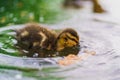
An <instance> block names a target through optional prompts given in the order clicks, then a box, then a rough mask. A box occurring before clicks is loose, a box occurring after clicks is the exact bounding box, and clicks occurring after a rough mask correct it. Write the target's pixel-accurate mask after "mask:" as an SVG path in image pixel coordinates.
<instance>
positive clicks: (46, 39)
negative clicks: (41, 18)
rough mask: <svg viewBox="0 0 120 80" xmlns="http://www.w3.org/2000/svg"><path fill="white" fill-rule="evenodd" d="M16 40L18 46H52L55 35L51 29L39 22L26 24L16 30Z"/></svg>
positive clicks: (30, 47) (48, 47) (49, 47)
mask: <svg viewBox="0 0 120 80" xmlns="http://www.w3.org/2000/svg"><path fill="white" fill-rule="evenodd" d="M16 37H17V41H18V44H19V46H20V47H22V48H24V49H26V50H30V49H36V48H38V49H47V50H51V49H53V48H54V43H55V39H56V35H55V34H54V33H52V31H50V30H48V29H46V28H44V27H42V26H40V25H39V24H27V25H26V26H25V27H24V28H22V29H19V30H17V34H16Z"/></svg>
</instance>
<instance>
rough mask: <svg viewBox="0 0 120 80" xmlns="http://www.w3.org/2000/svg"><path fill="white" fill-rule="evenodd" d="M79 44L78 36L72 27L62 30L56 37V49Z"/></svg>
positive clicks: (59, 49) (60, 49)
mask: <svg viewBox="0 0 120 80" xmlns="http://www.w3.org/2000/svg"><path fill="white" fill-rule="evenodd" d="M77 45H79V36H78V34H77V32H76V31H75V30H74V29H71V28H67V29H65V30H63V31H62V32H61V33H60V34H59V35H58V37H57V39H56V50H57V51H62V50H64V49H65V48H70V47H74V46H77Z"/></svg>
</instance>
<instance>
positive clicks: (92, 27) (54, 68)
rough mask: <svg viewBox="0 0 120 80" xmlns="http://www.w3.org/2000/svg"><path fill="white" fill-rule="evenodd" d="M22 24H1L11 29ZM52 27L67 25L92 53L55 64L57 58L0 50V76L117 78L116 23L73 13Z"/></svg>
mask: <svg viewBox="0 0 120 80" xmlns="http://www.w3.org/2000/svg"><path fill="white" fill-rule="evenodd" d="M22 26H23V25H17V26H11V27H7V28H1V29H0V31H4V30H8V29H15V28H18V27H22ZM47 26H49V27H50V28H52V29H63V28H65V27H71V28H74V29H76V30H77V32H78V34H79V36H80V45H81V51H80V52H79V54H78V55H82V54H84V53H83V51H84V50H89V51H95V52H96V55H94V56H88V57H87V58H86V59H84V60H82V61H79V62H77V63H75V64H72V65H69V66H60V65H58V64H57V62H58V60H60V59H63V58H62V57H57V58H27V57H16V56H11V55H7V54H0V79H2V80H73V79H74V80H119V79H120V76H119V74H120V64H119V61H120V54H119V52H120V48H119V44H120V43H119V41H120V37H119V35H120V33H119V32H120V26H119V25H117V24H112V23H107V22H99V21H95V20H94V19H93V18H83V17H81V16H77V17H73V18H72V19H70V20H68V21H64V22H63V23H59V24H56V25H47Z"/></svg>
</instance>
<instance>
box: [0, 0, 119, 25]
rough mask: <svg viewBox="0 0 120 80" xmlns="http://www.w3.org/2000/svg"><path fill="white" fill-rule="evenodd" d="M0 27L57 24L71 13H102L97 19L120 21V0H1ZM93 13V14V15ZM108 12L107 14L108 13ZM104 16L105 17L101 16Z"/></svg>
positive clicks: (85, 14) (69, 16) (66, 18)
mask: <svg viewBox="0 0 120 80" xmlns="http://www.w3.org/2000/svg"><path fill="white" fill-rule="evenodd" d="M0 1H1V2H0V27H3V26H7V25H14V24H24V23H27V22H38V23H45V24H55V23H58V22H61V21H63V20H68V19H69V18H71V15H80V14H84V17H86V16H88V15H89V16H92V17H93V15H96V13H98V14H101V15H102V16H101V15H99V16H98V14H97V19H100V20H101V19H102V20H107V21H112V22H117V23H119V19H120V18H119V14H120V11H119V9H118V8H119V7H120V5H119V2H120V1H119V0H52V1H51V0H0ZM76 13H77V14H76ZM91 14H92V15H91ZM106 14H107V15H106ZM101 17H103V18H101Z"/></svg>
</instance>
